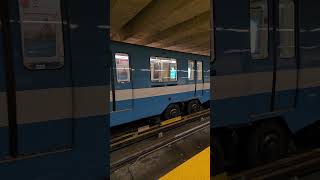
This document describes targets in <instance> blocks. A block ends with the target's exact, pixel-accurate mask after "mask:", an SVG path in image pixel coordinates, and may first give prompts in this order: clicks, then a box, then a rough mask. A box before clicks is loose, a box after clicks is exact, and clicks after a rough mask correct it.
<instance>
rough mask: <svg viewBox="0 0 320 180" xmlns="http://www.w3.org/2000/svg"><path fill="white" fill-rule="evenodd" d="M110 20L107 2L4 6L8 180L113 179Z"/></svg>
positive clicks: (1, 175)
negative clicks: (110, 123)
mask: <svg viewBox="0 0 320 180" xmlns="http://www.w3.org/2000/svg"><path fill="white" fill-rule="evenodd" d="M108 14H109V4H108V1H106V0H98V1H90V3H89V2H88V1H84V0H68V1H62V0H61V1H60V0H19V1H18V0H2V1H1V2H0V20H1V21H0V179H3V180H9V179H10V180H16V179H30V180H36V179H38V180H40V179H41V180H45V179H46V180H49V179H51V180H53V179H56V180H57V179H59V180H64V179H66V180H71V179H77V180H89V179H108V177H109V175H108V164H109V159H108V152H109V149H108V148H109V146H108V139H109V137H108V136H109V120H108V117H109V116H108V111H107V110H108V107H107V106H108V104H107V103H106V99H107V98H108V93H109V91H108V84H109V81H108V78H107V77H108V75H109V73H108V70H109V68H110V67H108V66H109V65H108V64H111V63H107V62H108V60H109V61H110V62H111V59H110V51H108V49H109V38H108V37H109V28H108V26H109V19H108ZM89 34H90V36H88V35H89Z"/></svg>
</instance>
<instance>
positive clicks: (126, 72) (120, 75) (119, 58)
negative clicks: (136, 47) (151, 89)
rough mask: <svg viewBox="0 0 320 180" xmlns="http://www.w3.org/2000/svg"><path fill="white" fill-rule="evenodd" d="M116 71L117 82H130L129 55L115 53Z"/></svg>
mask: <svg viewBox="0 0 320 180" xmlns="http://www.w3.org/2000/svg"><path fill="white" fill-rule="evenodd" d="M115 60H116V71H117V81H118V82H120V83H121V82H130V65H129V55H128V54H124V53H116V54H115Z"/></svg>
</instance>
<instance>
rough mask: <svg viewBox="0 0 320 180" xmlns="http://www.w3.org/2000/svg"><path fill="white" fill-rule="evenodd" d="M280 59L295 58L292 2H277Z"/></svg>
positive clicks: (285, 0) (286, 0) (283, 0)
mask: <svg viewBox="0 0 320 180" xmlns="http://www.w3.org/2000/svg"><path fill="white" fill-rule="evenodd" d="M279 3H280V4H279V31H280V32H279V35H280V45H279V50H280V58H292V57H294V56H295V17H294V13H295V12H294V2H293V0H280V1H279Z"/></svg>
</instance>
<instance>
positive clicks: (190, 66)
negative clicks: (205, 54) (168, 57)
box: [188, 61, 195, 80]
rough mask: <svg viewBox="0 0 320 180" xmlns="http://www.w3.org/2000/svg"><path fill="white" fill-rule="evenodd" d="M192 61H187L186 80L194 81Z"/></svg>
mask: <svg viewBox="0 0 320 180" xmlns="http://www.w3.org/2000/svg"><path fill="white" fill-rule="evenodd" d="M194 71H195V67H194V61H188V79H189V80H194Z"/></svg>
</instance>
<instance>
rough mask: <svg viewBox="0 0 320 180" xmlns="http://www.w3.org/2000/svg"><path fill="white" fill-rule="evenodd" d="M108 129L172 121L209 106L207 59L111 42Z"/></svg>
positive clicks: (208, 66) (208, 61)
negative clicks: (148, 120) (159, 119)
mask: <svg viewBox="0 0 320 180" xmlns="http://www.w3.org/2000/svg"><path fill="white" fill-rule="evenodd" d="M110 46H111V51H112V57H113V58H112V59H113V63H114V64H113V68H112V69H113V71H112V75H111V77H113V78H112V79H111V88H110V91H111V92H110V109H111V113H110V126H111V127H113V126H118V125H122V124H125V123H129V122H134V121H137V120H140V119H144V118H149V117H155V116H157V117H159V116H158V115H161V117H162V119H171V118H174V117H176V116H179V115H181V114H182V113H188V114H191V113H193V112H197V111H199V110H200V108H201V105H203V104H204V103H209V96H210V59H209V57H208V56H202V55H196V54H189V53H182V52H176V51H169V50H164V49H158V48H151V47H145V46H139V45H133V44H127V43H122V42H115V41H114V42H111V44H110Z"/></svg>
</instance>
